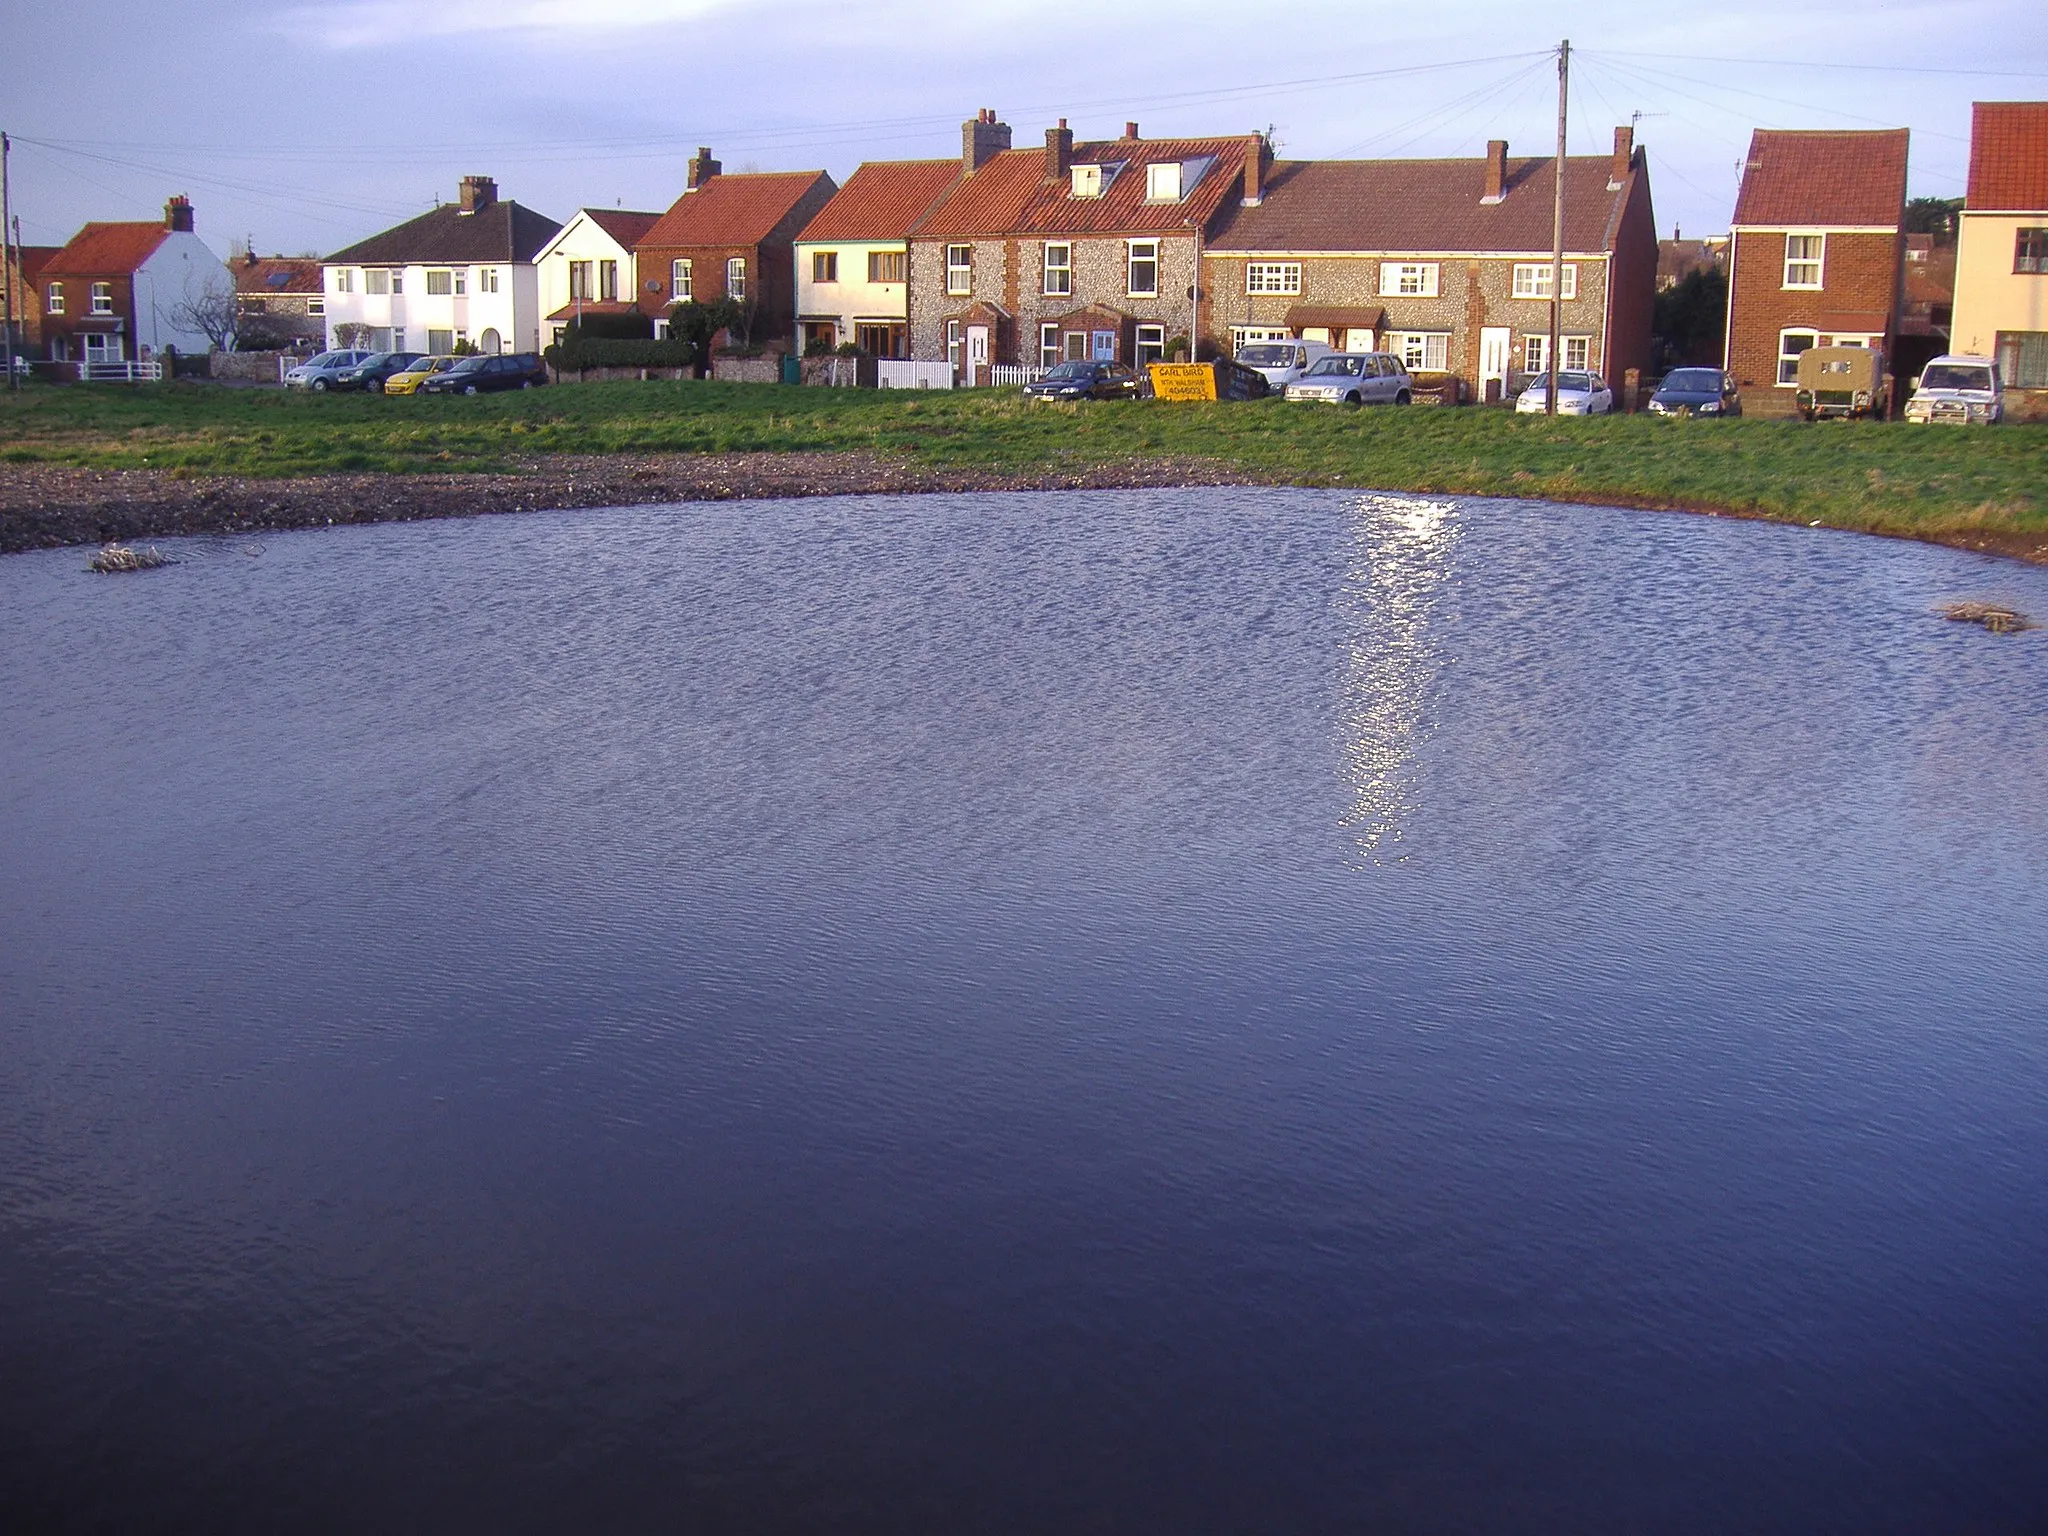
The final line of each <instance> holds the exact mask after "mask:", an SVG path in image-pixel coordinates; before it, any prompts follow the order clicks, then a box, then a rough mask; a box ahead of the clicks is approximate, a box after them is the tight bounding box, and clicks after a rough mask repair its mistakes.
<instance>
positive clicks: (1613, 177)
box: [1607, 128, 1636, 192]
mask: <svg viewBox="0 0 2048 1536" xmlns="http://www.w3.org/2000/svg"><path fill="white" fill-rule="evenodd" d="M1635 157H1636V131H1635V129H1633V128H1617V129H1615V130H1614V163H1613V164H1612V165H1610V166H1608V168H1607V190H1608V191H1610V192H1619V191H1620V190H1621V184H1622V183H1623V182H1625V181H1627V180H1628V173H1629V167H1630V166H1631V165H1632V164H1633V163H1634V161H1635Z"/></svg>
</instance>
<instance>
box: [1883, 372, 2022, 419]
mask: <svg viewBox="0 0 2048 1536" xmlns="http://www.w3.org/2000/svg"><path fill="white" fill-rule="evenodd" d="M2004 411H2005V391H2004V390H2002V389H2000V388H1999V380H1998V364H1997V363H1995V362H1993V361H1992V360H1991V359H1990V358H1988V357H1960V356H1953V357H1950V356H1944V357H1937V358H1935V359H1934V360H1933V361H1932V362H1930V363H1929V364H1928V365H1927V366H1926V367H1925V368H1923V369H1921V370H1920V377H1919V378H1918V379H1916V380H1915V381H1914V383H1913V398H1912V399H1910V400H1908V401H1907V402H1906V420H1908V421H1919V422H1930V421H1945V422H1953V423H1955V424H1956V425H1958V426H1967V425H1969V424H1971V423H1973V422H1976V423H1981V424H1983V425H1986V426H1988V425H1990V424H1991V423H1992V422H1994V421H1996V420H1998V418H1999V417H2000V416H2001V415H2003V414H2004Z"/></svg>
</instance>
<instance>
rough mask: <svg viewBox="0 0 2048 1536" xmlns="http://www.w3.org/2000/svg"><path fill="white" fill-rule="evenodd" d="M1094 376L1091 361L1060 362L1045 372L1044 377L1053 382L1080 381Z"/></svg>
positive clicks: (1093, 366) (1082, 381)
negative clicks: (1048, 371)
mask: <svg viewBox="0 0 2048 1536" xmlns="http://www.w3.org/2000/svg"><path fill="white" fill-rule="evenodd" d="M1094 377H1095V365H1094V364H1093V363H1060V364H1058V365H1057V366H1055V367H1054V368H1053V370H1052V371H1051V372H1050V373H1048V374H1046V379H1047V380H1048V381H1049V382H1052V383H1055V384H1067V383H1082V384H1085V383H1087V382H1088V380H1090V379H1092V378H1094Z"/></svg>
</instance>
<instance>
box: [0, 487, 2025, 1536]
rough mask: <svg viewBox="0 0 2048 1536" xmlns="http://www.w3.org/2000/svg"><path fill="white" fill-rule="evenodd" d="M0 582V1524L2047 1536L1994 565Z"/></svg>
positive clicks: (557, 534) (1288, 558) (1519, 525)
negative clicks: (1966, 622)
mask: <svg viewBox="0 0 2048 1536" xmlns="http://www.w3.org/2000/svg"><path fill="white" fill-rule="evenodd" d="M165 548H166V550H167V552H169V553H173V554H175V555H176V557H177V558H178V560H179V561H180V562H181V563H180V564H178V565H176V566H173V567H170V568H167V569H165V570H162V571H158V572H153V573H149V574H146V575H137V576H122V577H95V576H88V575H86V574H84V565H85V552H83V551H78V550H68V551H58V552H51V553H47V554H36V555H28V556H19V557H11V558H9V559H6V560H4V561H0V826H4V829H5V830H4V836H0V1382H4V1384H5V1385H4V1387H0V1525H5V1526H7V1527H8V1528H10V1529H46V1528H52V1529H54V1528H93V1529H120V1530H124V1531H134V1530H143V1529H171V1528H180V1527H182V1528H185V1529H196V1528H206V1529H214V1530H231V1529H233V1530H239V1529H265V1530H269V1529H293V1530H315V1529H345V1530H361V1529H372V1528H385V1529H408V1530H409V1529H422V1530H425V1529H436V1530H457V1529H489V1530H494V1531H516V1530H535V1531H554V1530H564V1529H592V1530H597V1529H603V1530H638V1529H647V1530H653V1529H689V1530H697V1531H747V1532H753V1531H778V1530H817V1531H824V1530H831V1531H941V1530H943V1531H949V1532H972V1531H991V1532H996V1531H1013V1530H1020V1531H1021V1530H1035V1531H1062V1532H1064V1531H1110V1530H1119V1531H1125V1530H1128V1531H1174V1532H1206V1531H1219V1532H1220V1531H1246V1530H1271V1531H1281V1530H1287V1531H1325V1530H1328V1531H1335V1530H1363V1529H1378V1530H1404V1531H1406V1530H1413V1531H1475V1532H1476V1531H1485V1532H1504V1531H1531V1532H1535V1531H1544V1532H1550V1531H1558V1530H1566V1529H1570V1530H1602V1529H1605V1530H1660V1531H1702V1532H1705V1531H1727V1530H1736V1529H1739V1530H1744V1531H1751V1532H1760V1531H1787V1532H1793V1531H1798V1532H1809V1531H1814V1530H1820V1529H1838V1530H1857V1531H1864V1532H1873V1531H1901V1532H1905V1531H1926V1530H1930V1529H1937V1528H1939V1529H1947V1530H1961V1529H1971V1530H1987V1531H1989V1530H2001V1531H2002V1530H2022V1529H2038V1528H2040V1525H2041V1523H2042V1522H2043V1520H2044V1518H2048V1456H2044V1455H2043V1454H2042V1447H2043V1445H2044V1444H2048V942H2044V941H2048V878H2044V876H2048V772H2044V771H2043V770H2044V767H2048V707H2044V706H2048V634H2033V635H2022V636H2015V637H2004V638H2001V637H1993V636H1990V635H1987V634H1986V633H1984V632H1983V631H1982V630H1979V629H1975V628H1968V627H1965V626H1961V625H1956V624H1949V623H1944V622H1943V621H1942V620H1941V619H1939V618H1938V617H1937V616H1935V614H1934V611H1933V610H1934V608H1935V606H1936V605H1937V604H1938V603H1940V602H1943V601H1946V600H1952V599H1964V598H1986V599H1991V600H1998V601H2005V602H2008V603H2011V604H2013V605H2015V606H2018V607H2020V608H2022V609H2028V610H2031V611H2033V612H2034V613H2036V614H2037V615H2038V614H2048V571H2036V570H2031V569H2027V568H2024V567H2020V566H2016V565H2010V564H2001V563H1997V562H1993V561H1990V560H1986V559H1981V558H1978V557H1974V556H1970V555H1966V554H1961V553H1957V552H1954V551H1946V550H1939V549H1932V548H1925V547H1918V546H1913V545H1907V544H1899V543H1891V542H1881V541H1876V540H1864V539H1858V538H1854V537H1849V536H1844V535H1837V534H1827V533H1823V532H1820V531H1812V532H1809V531H1808V530H1805V529H1792V528H1779V527H1766V526H1760V525H1750V524H1737V523H1732V522H1723V521H1717V520H1710V519H1704V518H1694V517H1683V516H1673V515H1656V514H1643V513H1632V512H1621V511H1607V510H1597V509H1591V508H1569V507H1552V506H1544V505H1540V504H1533V503H1515V502H1486V501H1459V502H1456V503H1432V502H1427V501H1418V500H1412V499H1399V498H1377V497H1371V496H1355V495H1345V494H1339V493H1329V492H1305V491H1286V490H1274V491H1245V490H1215V491H1200V492H1173V493H1166V492H1162V493H1087V494H1073V495H1038V496H1007V497H1006V496H986V497H972V498H969V497H961V498H944V497H927V498H877V499H847V500H836V501H807V502H784V503H772V502H771V503H754V504H727V505H712V506H690V507H682V508H638V509H630V510H620V511H609V512H578V513H573V514H562V515H552V514H550V515H536V516H527V517H519V518H504V519H492V520H483V521H475V522H460V523H445V522H444V523H428V524H412V525H392V526H384V527H371V528H350V529H343V530H335V531H331V532H324V533H300V534H291V535H284V536H273V537H266V538H264V539H263V540H262V541H260V543H259V542H257V541H254V540H249V539H218V540H203V539H202V540H189V541H180V542H176V543H174V544H169V545H166V546H165Z"/></svg>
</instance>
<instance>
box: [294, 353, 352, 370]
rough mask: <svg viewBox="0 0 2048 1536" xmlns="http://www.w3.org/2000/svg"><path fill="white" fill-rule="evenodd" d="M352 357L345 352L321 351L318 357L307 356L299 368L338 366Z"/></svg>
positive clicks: (350, 360) (349, 360)
mask: <svg viewBox="0 0 2048 1536" xmlns="http://www.w3.org/2000/svg"><path fill="white" fill-rule="evenodd" d="M352 361H353V359H352V358H350V356H349V355H348V354H347V353H346V352H322V353H321V354H320V355H319V356H318V357H309V358H307V359H306V360H305V361H304V362H303V363H301V364H299V366H300V367H301V368H338V367H340V366H341V365H342V364H343V363H347V362H352Z"/></svg>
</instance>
